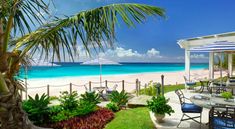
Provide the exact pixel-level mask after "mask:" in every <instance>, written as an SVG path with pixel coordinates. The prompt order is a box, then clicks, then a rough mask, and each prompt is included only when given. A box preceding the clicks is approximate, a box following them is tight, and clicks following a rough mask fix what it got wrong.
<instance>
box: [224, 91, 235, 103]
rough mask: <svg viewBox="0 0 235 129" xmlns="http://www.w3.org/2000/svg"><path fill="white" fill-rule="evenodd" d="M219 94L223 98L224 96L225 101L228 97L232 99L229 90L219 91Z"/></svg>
mask: <svg viewBox="0 0 235 129" xmlns="http://www.w3.org/2000/svg"><path fill="white" fill-rule="evenodd" d="M221 96H222V97H223V98H225V99H226V101H228V100H229V99H232V98H233V95H232V93H231V92H223V93H221Z"/></svg>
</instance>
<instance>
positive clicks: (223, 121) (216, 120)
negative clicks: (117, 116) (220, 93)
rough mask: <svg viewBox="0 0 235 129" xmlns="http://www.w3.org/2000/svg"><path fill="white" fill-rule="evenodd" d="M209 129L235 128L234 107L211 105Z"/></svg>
mask: <svg viewBox="0 0 235 129" xmlns="http://www.w3.org/2000/svg"><path fill="white" fill-rule="evenodd" d="M209 129H235V107H212V108H211V110H210V112H209Z"/></svg>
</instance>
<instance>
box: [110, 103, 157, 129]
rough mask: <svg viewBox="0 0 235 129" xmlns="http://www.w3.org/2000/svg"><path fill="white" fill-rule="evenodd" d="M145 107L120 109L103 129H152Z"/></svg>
mask: <svg viewBox="0 0 235 129" xmlns="http://www.w3.org/2000/svg"><path fill="white" fill-rule="evenodd" d="M154 128H155V127H154V124H153V122H152V120H151V119H150V115H149V110H148V108H146V107H142V108H133V109H128V110H122V111H120V112H117V113H116V114H115V118H114V119H113V120H112V121H111V122H110V123H109V124H107V126H106V128H105V129H154Z"/></svg>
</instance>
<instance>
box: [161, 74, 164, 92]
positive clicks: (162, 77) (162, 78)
mask: <svg viewBox="0 0 235 129" xmlns="http://www.w3.org/2000/svg"><path fill="white" fill-rule="evenodd" d="M161 80H162V95H164V75H162V76H161Z"/></svg>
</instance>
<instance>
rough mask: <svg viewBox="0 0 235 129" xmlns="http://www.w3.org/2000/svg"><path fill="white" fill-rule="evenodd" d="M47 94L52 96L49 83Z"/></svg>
mask: <svg viewBox="0 0 235 129" xmlns="http://www.w3.org/2000/svg"><path fill="white" fill-rule="evenodd" d="M47 95H48V96H50V86H49V85H47Z"/></svg>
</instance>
